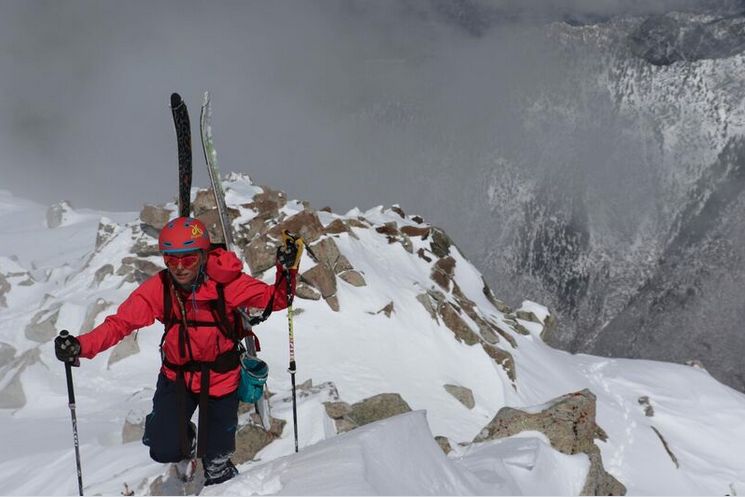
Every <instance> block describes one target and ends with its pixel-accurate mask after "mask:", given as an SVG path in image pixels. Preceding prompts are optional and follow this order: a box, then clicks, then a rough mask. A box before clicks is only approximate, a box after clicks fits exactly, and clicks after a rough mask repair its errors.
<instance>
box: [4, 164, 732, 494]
mask: <svg viewBox="0 0 745 497" xmlns="http://www.w3.org/2000/svg"><path fill="white" fill-rule="evenodd" d="M225 187H226V189H227V190H228V194H227V196H228V203H229V204H230V205H231V206H234V207H236V208H238V209H239V210H240V213H241V217H240V218H239V220H241V222H247V221H248V220H250V219H251V217H252V211H251V210H250V209H248V208H246V207H244V206H243V205H244V204H247V203H248V202H249V201H250V200H251V196H252V195H254V194H255V193H258V192H260V191H261V188H259V187H256V186H255V185H252V184H251V183H250V182H249V180H248V179H247V178H245V177H240V176H231V177H230V179H229V181H227V182H226V183H225ZM1 198H2V200H3V210H2V211H0V221H2V222H6V221H7V224H6V226H9V227H10V229H9V231H8V234H9V236H8V238H9V239H12V241H11V242H9V243H8V244H6V245H5V247H3V249H2V250H3V252H2V253H0V257H2V258H1V259H0V262H1V264H0V273H4V274H7V273H13V274H15V273H19V272H22V271H23V270H31V267H32V264H33V266H35V267H37V268H40V269H41V268H43V269H44V271H43V272H42V273H41V274H38V275H36V276H35V277H34V281H33V283H32V284H29V285H26V286H23V285H20V284H19V283H20V280H22V279H23V278H27V276H12V277H9V278H8V281H10V282H11V290H10V291H9V292H8V293H7V294H6V297H7V301H8V308H7V309H2V310H1V312H0V358H3V361H0V395H3V396H5V395H10V394H11V393H12V391H10V390H8V388H9V385H11V384H12V380H13V379H14V378H17V379H19V380H20V381H19V384H20V385H21V386H22V389H23V392H24V394H25V404H24V405H23V406H22V407H20V408H14V409H4V410H0V439H1V440H2V441H3V447H6V449H5V450H3V451H1V452H0V492H1V493H2V494H4V495H65V494H75V492H77V480H76V475H75V461H74V456H73V450H72V435H71V428H70V413H69V410H68V407H67V397H66V389H65V380H64V368H63V367H62V366H61V364H60V363H59V362H58V361H57V360H56V359H55V358H54V352H53V347H52V343H51V342H50V341H46V342H43V343H38V342H37V341H34V340H31V339H29V338H28V337H27V336H26V334H25V333H24V332H23V330H24V329H25V327H26V326H27V325H28V324H29V322H30V320H31V319H32V316H34V315H35V314H36V313H37V312H39V311H40V310H44V309H47V310H50V312H51V310H52V309H54V308H55V306H59V309H58V310H59V315H58V317H57V319H56V326H57V328H67V329H70V330H71V332H73V333H76V334H77V333H78V332H80V331H87V330H85V329H83V328H85V326H87V325H88V324H90V323H88V324H86V319H87V318H88V321H90V312H91V311H90V310H91V309H92V306H93V304H95V303H96V301H97V299H103V300H104V301H105V302H106V303H108V304H104V305H102V306H100V307H99V309H101V311H100V312H97V313H96V314H95V316H93V321H92V323H100V322H101V321H102V320H103V318H104V317H105V316H106V314H107V313H108V312H111V311H112V310H113V309H114V308H115V305H116V304H117V303H118V302H120V301H121V300H123V299H124V298H125V297H126V295H128V293H129V292H130V291H131V290H132V289H134V288H135V286H136V284H135V283H134V282H127V281H125V280H124V278H123V277H122V276H120V275H117V274H116V270H117V269H119V267H120V266H121V265H122V263H121V261H122V259H123V258H125V257H128V256H130V257H131V256H132V254H131V249H132V246H133V244H135V243H137V240H139V239H140V237H142V236H143V235H142V233H141V232H140V228H139V224H140V223H139V220H137V219H136V215H135V214H132V213H128V214H122V215H121V216H119V215H114V214H110V213H106V214H105V215H104V214H103V213H93V212H85V213H80V214H79V215H78V216H72V217H71V219H72V221H70V222H69V223H68V224H66V225H64V226H62V227H60V228H56V229H54V230H50V229H48V228H46V227H44V225H43V223H36V224H34V223H31V222H26V223H21V222H18V223H16V224H12V222H11V220H12V219H21V218H22V217H23V216H31V217H29V218H26V219H36V220H39V216H40V215H41V214H40V213H43V208H41V207H40V206H35V205H32V204H29V203H27V202H25V201H22V200H19V199H15V198H13V197H11V196H9V195H4V196H3V197H1ZM302 208H303V207H302V205H301V204H300V203H299V202H289V203H288V204H287V206H286V207H285V208H284V209H283V210H284V211H285V212H286V213H287V214H289V215H292V214H294V213H296V212H299V211H300V210H302ZM34 212H36V214H34ZM34 216H36V217H34ZM319 216H320V219H321V221H322V222H323V223H324V224H328V223H330V222H332V221H333V220H334V219H351V218H355V219H356V218H358V217H359V216H362V217H363V218H364V219H366V220H367V221H368V222H370V223H371V224H372V225H373V226H378V225H380V224H383V223H386V222H391V221H396V222H397V223H398V224H399V225H401V224H409V225H418V223H416V221H414V220H412V219H411V217H406V218H405V219H404V218H402V217H401V216H400V215H399V214H397V213H396V212H394V211H392V210H390V209H383V208H380V207H376V208H373V209H370V210H368V211H366V212H360V211H357V210H354V211H350V212H349V213H347V214H345V215H338V214H333V213H325V212H320V213H319ZM99 218H106V220H105V221H104V222H105V223H106V224H108V225H111V226H114V228H113V234H112V235H111V237H110V239H109V240H108V242H106V243H103V244H102V245H101V246H100V248H99V249H98V250H94V244H95V239H96V232H97V226H98V220H99ZM112 219H113V220H115V221H118V222H119V223H120V224H115V223H114V221H112ZM353 231H354V234H355V235H356V238H355V237H352V236H350V235H349V234H347V233H342V234H340V235H338V236H335V238H334V241H335V242H336V244H337V246H338V247H339V250H340V252H341V253H342V254H343V255H345V256H346V257H347V258H348V259H349V261H350V262H351V264H352V265H353V266H354V267H355V269H357V270H358V271H360V272H361V273H363V274H364V277H365V280H366V281H367V286H364V287H354V286H352V285H349V284H347V283H345V282H343V281H341V280H339V281H338V293H337V296H338V299H339V304H340V311H339V312H338V313H337V312H334V311H332V310H331V309H330V308H329V306H328V305H327V304H326V303H325V302H324V301H323V300H319V301H310V300H297V301H296V312H297V315H296V317H295V336H296V355H297V364H298V372H297V376H298V378H297V379H298V383H303V382H305V381H306V380H313V383H314V384H315V385H319V384H322V383H324V382H333V383H334V384H335V386H336V388H337V390H338V393H339V396H340V398H341V400H343V401H346V402H349V403H354V402H357V401H360V400H362V399H365V398H367V397H369V396H372V395H375V394H379V393H384V392H397V393H400V394H401V396H402V397H403V399H404V400H405V401H406V402H408V404H409V405H410V406H411V408H412V409H413V410H414V412H412V413H409V414H405V415H401V416H398V417H395V418H390V419H388V420H384V421H382V422H378V423H374V424H371V425H367V426H364V427H362V428H359V429H356V430H353V431H351V432H349V433H345V434H342V435H338V436H337V435H336V430H335V427H334V424H333V422H332V420H331V419H330V418H328V416H327V415H326V413H325V409H324V406H323V402H324V401H326V400H329V397H328V395H327V393H324V391H323V390H321V391H320V392H316V393H312V394H310V395H307V396H301V397H300V398H299V405H298V414H299V426H298V431H299V439H300V448H301V450H300V453H299V454H297V455H296V454H293V438H292V437H293V435H292V426H291V425H292V414H291V404H290V402H289V396H290V378H289V375H288V374H287V373H286V370H285V366H286V364H287V362H288V350H287V321H286V312H279V313H275V314H273V315H272V317H271V318H270V319H269V320H268V321H267V322H266V323H264V324H262V325H261V326H260V327H258V328H257V333H258V335H259V337H260V338H261V341H262V348H263V350H262V357H263V358H264V359H265V360H266V361H267V362H268V363H269V365H270V375H269V380H268V385H269V389H270V390H271V391H272V392H275V395H274V396H272V397H271V402H272V411H273V415H274V416H275V417H278V418H282V419H285V420H287V421H288V423H287V425H286V426H285V430H284V432H283V434H282V437H281V438H280V439H278V440H277V441H275V442H274V443H272V444H270V445H269V446H267V447H266V448H265V449H264V450H262V451H261V452H260V453H259V454H258V456H257V458H256V460H254V461H251V462H248V463H245V464H242V465H241V466H240V467H239V469H240V470H241V475H239V477H237V478H236V479H235V480H233V481H231V482H228V483H226V484H224V485H220V486H216V487H214V488H208V489H205V491H204V492H203V493H204V494H209V495H218V494H219V495H225V494H334V495H339V494H347V495H350V494H412V495H414V494H485V495H519V494H527V495H539V494H555V495H558V494H562V495H564V494H566V495H576V494H577V493H578V492H579V491H580V490H581V488H582V485H583V482H584V478H585V476H586V473H587V468H588V460H587V457H586V456H585V455H583V454H579V455H575V456H566V455H563V454H561V453H559V452H557V451H555V450H553V449H552V448H551V447H550V446H549V444H548V442H547V440H546V439H545V437H544V436H543V435H542V434H539V433H531V432H526V433H521V434H519V435H518V436H515V437H511V438H508V439H504V440H500V441H493V442H487V443H482V444H470V442H471V441H472V440H473V438H474V437H475V436H476V435H477V434H478V433H479V432H480V431H481V430H482V428H483V427H484V426H485V425H486V424H487V423H488V422H489V421H490V420H491V419H492V418H493V416H494V415H495V414H496V413H497V411H498V410H499V409H500V408H501V407H503V406H512V407H517V408H521V407H523V408H530V407H531V406H532V407H533V408H534V409H537V407H535V406H540V405H541V404H544V403H546V402H547V401H549V400H551V399H552V398H555V397H557V396H559V395H563V394H565V393H568V392H572V391H577V390H580V389H582V388H589V389H591V390H592V392H593V393H595V394H596V395H597V422H598V424H599V425H600V427H602V428H603V429H604V430H605V431H606V432H607V433H608V436H609V437H608V440H607V442H599V441H598V442H597V443H598V445H599V447H600V449H601V452H602V456H603V462H604V466H605V468H606V469H607V470H608V471H609V472H610V473H611V474H613V475H614V476H615V477H616V478H618V479H619V480H620V481H621V482H622V483H624V485H626V487H627V489H628V493H629V494H635V495H640V494H641V495H645V494H646V495H661V494H678V495H700V494H720V495H721V494H724V493H732V492H737V491H739V492H742V491H745V468H743V466H742V464H741V461H743V460H745V427H743V426H742V423H741V413H742V412H745V396H744V395H742V394H741V393H738V392H736V391H734V390H732V389H731V388H728V387H726V386H724V385H722V384H720V383H718V382H717V381H716V380H714V379H713V378H712V377H711V376H709V375H708V374H707V373H706V372H705V371H704V370H701V369H696V368H692V367H689V366H683V365H676V364H669V363H661V362H654V361H639V360H628V359H612V358H601V357H594V356H589V355H571V354H568V353H566V352H562V351H559V350H555V349H552V348H551V347H549V346H548V345H546V344H545V343H544V342H543V341H542V340H541V339H540V337H539V335H540V333H541V331H542V329H543V327H542V325H540V324H538V323H533V322H529V321H522V320H520V321H519V322H520V324H521V325H523V326H524V327H525V328H526V329H527V330H529V334H528V335H522V334H519V333H516V332H514V331H513V330H512V328H510V326H509V318H508V317H507V316H506V315H505V314H503V313H502V312H500V311H499V310H498V309H497V308H495V307H494V305H492V304H491V303H490V302H489V300H488V299H487V298H486V297H485V296H484V294H483V292H482V283H481V281H482V280H481V275H480V273H479V272H478V270H477V269H476V268H475V267H474V266H473V265H472V264H471V263H470V262H468V260H466V259H465V258H464V257H463V256H462V254H461V253H460V252H459V251H458V250H457V249H456V248H455V247H451V256H452V257H453V258H454V259H455V261H456V266H455V272H454V281H456V282H457V283H458V285H459V286H460V288H461V289H462V291H463V293H464V294H465V295H466V296H467V297H468V298H469V299H471V300H472V301H474V302H475V303H476V304H477V306H478V309H479V311H480V312H481V314H482V315H483V316H485V317H488V318H489V319H491V320H494V321H495V322H497V323H501V324H502V325H503V326H504V329H506V330H508V331H507V332H508V333H509V334H510V335H511V336H512V338H513V339H514V340H515V343H516V346H515V347H512V346H511V345H509V344H508V343H506V341H504V340H502V341H500V343H499V344H498V345H499V346H500V347H502V348H504V349H505V350H507V351H509V352H510V353H511V354H512V356H513V357H514V362H515V367H516V374H517V376H516V378H517V379H516V381H515V382H514V384H513V382H512V381H511V380H510V379H509V378H508V376H507V374H506V372H505V370H504V369H503V368H502V367H500V366H499V365H497V364H496V363H495V362H494V361H493V360H491V359H490V358H489V357H488V356H487V355H486V353H485V352H484V351H483V349H482V348H481V347H480V346H478V345H476V346H469V345H466V344H465V343H463V342H459V341H457V340H456V339H455V337H454V335H453V333H452V332H451V331H450V330H449V329H448V328H447V327H445V326H444V324H443V323H442V322H441V321H435V320H433V319H432V317H430V315H429V314H428V312H427V311H426V310H425V308H424V307H423V306H422V305H421V304H420V303H419V302H418V301H417V300H416V296H417V295H419V294H421V293H422V292H423V291H425V290H427V289H430V288H434V287H435V283H434V282H433V281H432V280H431V279H430V273H431V269H432V263H428V262H426V261H425V260H423V259H421V258H420V257H418V256H417V255H416V252H417V249H418V248H422V247H424V246H425V242H424V241H421V240H419V239H418V238H415V237H412V242H413V243H414V247H413V253H409V252H407V251H406V250H405V249H404V248H403V247H402V246H401V244H399V243H389V242H388V241H387V240H386V238H385V236H383V235H381V234H379V233H377V232H376V231H375V230H374V229H367V228H353ZM42 242H43V243H42ZM426 245H427V246H428V244H426ZM27 246H28V247H29V248H28V250H27V251H25V252H24V248H25V247H27ZM59 248H63V249H64V250H62V252H64V256H63V255H62V254H60V250H58V249H59ZM11 256H17V257H15V258H11ZM147 260H150V261H151V262H153V263H156V264H157V263H159V261H158V258H157V257H151V258H149V259H147ZM107 263H109V264H112V265H113V266H114V272H113V274H109V275H108V276H105V277H103V279H101V280H100V282H99V283H98V284H95V283H94V280H95V277H96V272H97V271H98V270H99V268H101V267H102V266H104V265H105V264H107ZM312 264H313V263H312V261H311V260H310V258H309V257H308V256H307V255H304V258H303V261H302V264H301V267H303V268H309V267H311V266H312ZM272 277H273V276H272V275H269V274H267V275H266V276H265V278H266V279H267V280H269V279H271V278H272ZM391 301H393V302H394V303H395V306H394V312H393V313H392V314H391V317H390V318H388V317H386V316H385V315H384V314H382V313H377V311H379V310H380V309H381V308H383V307H384V306H385V305H386V304H388V303H389V302H391ZM522 309H524V310H529V311H532V312H534V314H536V315H537V316H538V317H540V318H543V317H545V316H546V315H547V314H548V311H547V310H546V309H545V308H544V307H542V306H540V305H538V304H535V303H532V302H528V301H526V302H524V303H523V305H522ZM298 311H299V312H298ZM160 335H161V330H160V329H159V327H158V326H155V325H154V326H151V327H148V328H145V329H142V330H139V331H138V332H137V344H138V346H139V349H140V352H139V353H137V354H134V355H131V356H128V357H126V358H125V359H123V360H120V361H118V362H113V363H111V364H109V360H110V358H111V355H112V351H111V350H110V351H106V352H104V353H102V354H100V355H99V356H97V357H96V358H95V359H93V360H91V361H84V362H83V364H82V366H81V367H80V368H79V369H75V370H74V375H75V388H76V397H77V414H78V425H79V431H80V443H81V456H82V461H83V480H84V483H85V492H86V493H87V494H96V493H101V494H106V495H119V494H120V493H121V492H122V491H123V490H124V483H125V482H126V483H127V485H128V488H130V489H132V490H133V491H134V492H135V493H136V494H148V493H149V492H150V488H151V484H152V483H153V482H154V481H155V480H156V479H157V478H159V477H162V476H163V475H164V474H166V473H167V471H168V468H167V467H165V466H163V465H160V464H157V463H154V462H152V461H150V460H149V458H148V455H147V449H146V448H145V447H144V446H142V445H141V444H139V443H136V442H135V443H126V444H124V443H122V426H123V425H124V422H125V419H127V418H129V419H137V418H138V417H139V418H141V417H142V416H143V415H144V414H145V413H147V412H148V411H149V408H150V399H151V396H152V393H153V388H154V385H155V379H156V374H157V370H158V367H159V357H158V352H157V349H158V343H159V340H160ZM2 344H6V345H2ZM7 347H12V356H10V357H13V359H7V358H6V357H5V356H3V351H5V350H10V349H7ZM112 350H113V349H112ZM5 354H6V355H7V352H6V353H5ZM34 357H38V359H37V360H34ZM445 384H455V385H461V386H464V387H467V388H469V389H471V390H472V391H473V395H474V399H475V407H474V408H473V409H468V408H466V407H465V406H464V405H463V404H461V403H460V402H458V401H457V400H456V399H455V398H454V397H452V396H451V395H450V394H449V393H448V392H447V391H446V390H445V389H444V388H443V385H445ZM643 396H647V397H648V398H649V403H650V405H651V406H652V407H653V409H654V416H652V417H649V416H646V415H645V412H644V406H642V405H641V404H640V402H639V399H640V397H643ZM652 428H655V429H656V430H657V432H659V433H660V434H661V435H662V436H663V437H664V438H665V440H666V442H667V444H668V447H669V449H670V451H671V452H672V453H673V454H674V455H675V457H676V458H677V463H678V467H676V464H675V463H674V462H673V460H672V459H671V457H670V456H669V455H668V453H667V452H666V450H665V447H664V446H663V444H662V442H661V440H660V438H659V436H658V435H657V433H656V432H655V431H654V430H653V429H652ZM436 435H441V436H445V437H447V438H448V439H449V440H450V443H451V445H452V446H453V448H454V450H453V451H452V452H451V453H450V454H449V455H448V456H445V455H444V453H442V451H440V449H439V447H438V446H437V444H436V443H435V442H434V441H433V436H436ZM459 444H464V445H459Z"/></svg>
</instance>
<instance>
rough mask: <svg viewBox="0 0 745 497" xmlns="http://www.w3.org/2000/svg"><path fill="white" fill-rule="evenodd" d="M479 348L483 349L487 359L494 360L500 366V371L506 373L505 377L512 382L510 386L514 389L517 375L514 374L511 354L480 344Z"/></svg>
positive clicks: (492, 346) (513, 362)
mask: <svg viewBox="0 0 745 497" xmlns="http://www.w3.org/2000/svg"><path fill="white" fill-rule="evenodd" d="M481 347H483V349H484V352H486V354H487V355H488V356H489V357H491V358H492V359H494V362H496V363H497V364H499V365H500V366H502V369H504V371H505V373H507V377H508V378H509V379H510V380H512V383H513V385H512V386H513V387H514V386H515V385H514V383H515V380H516V379H517V373H516V372H515V360H514V359H513V358H512V354H510V353H509V352H507V351H504V350H502V349H500V348H499V347H495V346H494V345H489V344H486V343H482V344H481Z"/></svg>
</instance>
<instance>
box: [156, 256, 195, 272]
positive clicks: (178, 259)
mask: <svg viewBox="0 0 745 497" xmlns="http://www.w3.org/2000/svg"><path fill="white" fill-rule="evenodd" d="M163 260H164V261H165V263H166V266H168V268H169V269H176V268H177V267H179V265H180V266H181V267H182V268H184V269H192V268H194V266H196V265H197V264H199V254H184V255H174V254H163Z"/></svg>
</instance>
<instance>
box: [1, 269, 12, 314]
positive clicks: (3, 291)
mask: <svg viewBox="0 0 745 497" xmlns="http://www.w3.org/2000/svg"><path fill="white" fill-rule="evenodd" d="M9 291H10V283H9V282H8V280H7V279H6V278H5V276H4V275H2V274H0V307H8V302H7V300H6V299H5V294H6V293H8V292H9Z"/></svg>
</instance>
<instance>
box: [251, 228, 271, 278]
mask: <svg viewBox="0 0 745 497" xmlns="http://www.w3.org/2000/svg"><path fill="white" fill-rule="evenodd" d="M243 254H244V255H245V256H246V261H247V262H248V267H249V268H251V274H252V275H253V276H258V275H260V274H261V273H263V272H264V271H266V270H267V269H269V268H272V267H274V264H275V262H276V258H277V245H276V244H275V243H272V242H271V241H270V240H269V238H268V237H267V236H266V235H262V236H260V237H258V238H256V239H254V240H253V241H252V242H251V243H249V244H248V245H246V247H245V248H244V249H243Z"/></svg>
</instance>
